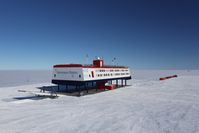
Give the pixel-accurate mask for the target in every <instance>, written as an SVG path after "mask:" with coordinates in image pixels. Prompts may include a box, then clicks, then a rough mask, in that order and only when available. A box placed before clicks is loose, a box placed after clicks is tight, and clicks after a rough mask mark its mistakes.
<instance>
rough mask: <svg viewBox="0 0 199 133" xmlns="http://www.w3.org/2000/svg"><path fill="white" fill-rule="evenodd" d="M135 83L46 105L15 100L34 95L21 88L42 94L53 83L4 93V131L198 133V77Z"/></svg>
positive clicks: (0, 122)
mask: <svg viewBox="0 0 199 133" xmlns="http://www.w3.org/2000/svg"><path fill="white" fill-rule="evenodd" d="M166 76H167V75H166ZM131 84H132V86H127V87H125V88H121V89H117V90H112V91H106V92H102V93H97V94H94V95H86V96H83V97H72V96H63V97H59V98H57V99H43V100H34V99H24V100H16V99H13V98H14V97H23V96H29V94H26V93H19V92H17V90H19V89H22V90H33V91H38V89H37V87H41V86H45V85H50V83H42V84H35V85H24V86H17V87H5V88H0V132H1V133H22V132H28V133H29V132H30V133H38V132H41V133H43V132H48V133H55V132H58V133H107V132H108V133H113V132H114V133H199V75H198V76H197V75H181V76H179V77H178V78H173V79H169V80H165V81H158V80H151V79H133V80H132V83H131Z"/></svg>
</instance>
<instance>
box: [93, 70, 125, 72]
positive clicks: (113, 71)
mask: <svg viewBox="0 0 199 133" xmlns="http://www.w3.org/2000/svg"><path fill="white" fill-rule="evenodd" d="M120 71H121V72H125V71H126V72H127V71H128V69H121V70H120V69H115V70H113V69H111V70H96V72H120Z"/></svg>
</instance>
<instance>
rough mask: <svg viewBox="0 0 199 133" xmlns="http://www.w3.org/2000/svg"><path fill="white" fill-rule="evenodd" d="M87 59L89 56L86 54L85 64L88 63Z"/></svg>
mask: <svg viewBox="0 0 199 133" xmlns="http://www.w3.org/2000/svg"><path fill="white" fill-rule="evenodd" d="M88 59H89V56H88V54H86V64H88Z"/></svg>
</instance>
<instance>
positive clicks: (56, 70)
mask: <svg viewBox="0 0 199 133" xmlns="http://www.w3.org/2000/svg"><path fill="white" fill-rule="evenodd" d="M129 79H131V72H130V69H129V67H126V66H116V65H105V64H104V60H103V59H100V58H97V59H95V60H93V64H89V65H82V64H58V65H54V66H53V76H52V83H53V84H57V85H58V90H59V87H60V86H65V90H66V91H69V87H68V86H74V87H75V90H76V91H78V92H81V91H83V90H87V92H88V90H89V86H92V87H94V88H96V91H97V90H105V89H106V90H112V89H115V88H117V87H118V86H126V85H127V80H129ZM119 83H120V84H119Z"/></svg>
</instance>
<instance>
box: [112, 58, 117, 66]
mask: <svg viewBox="0 0 199 133" xmlns="http://www.w3.org/2000/svg"><path fill="white" fill-rule="evenodd" d="M115 61H116V58H115V57H114V58H113V59H112V64H113V65H115V64H116V62H115Z"/></svg>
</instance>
